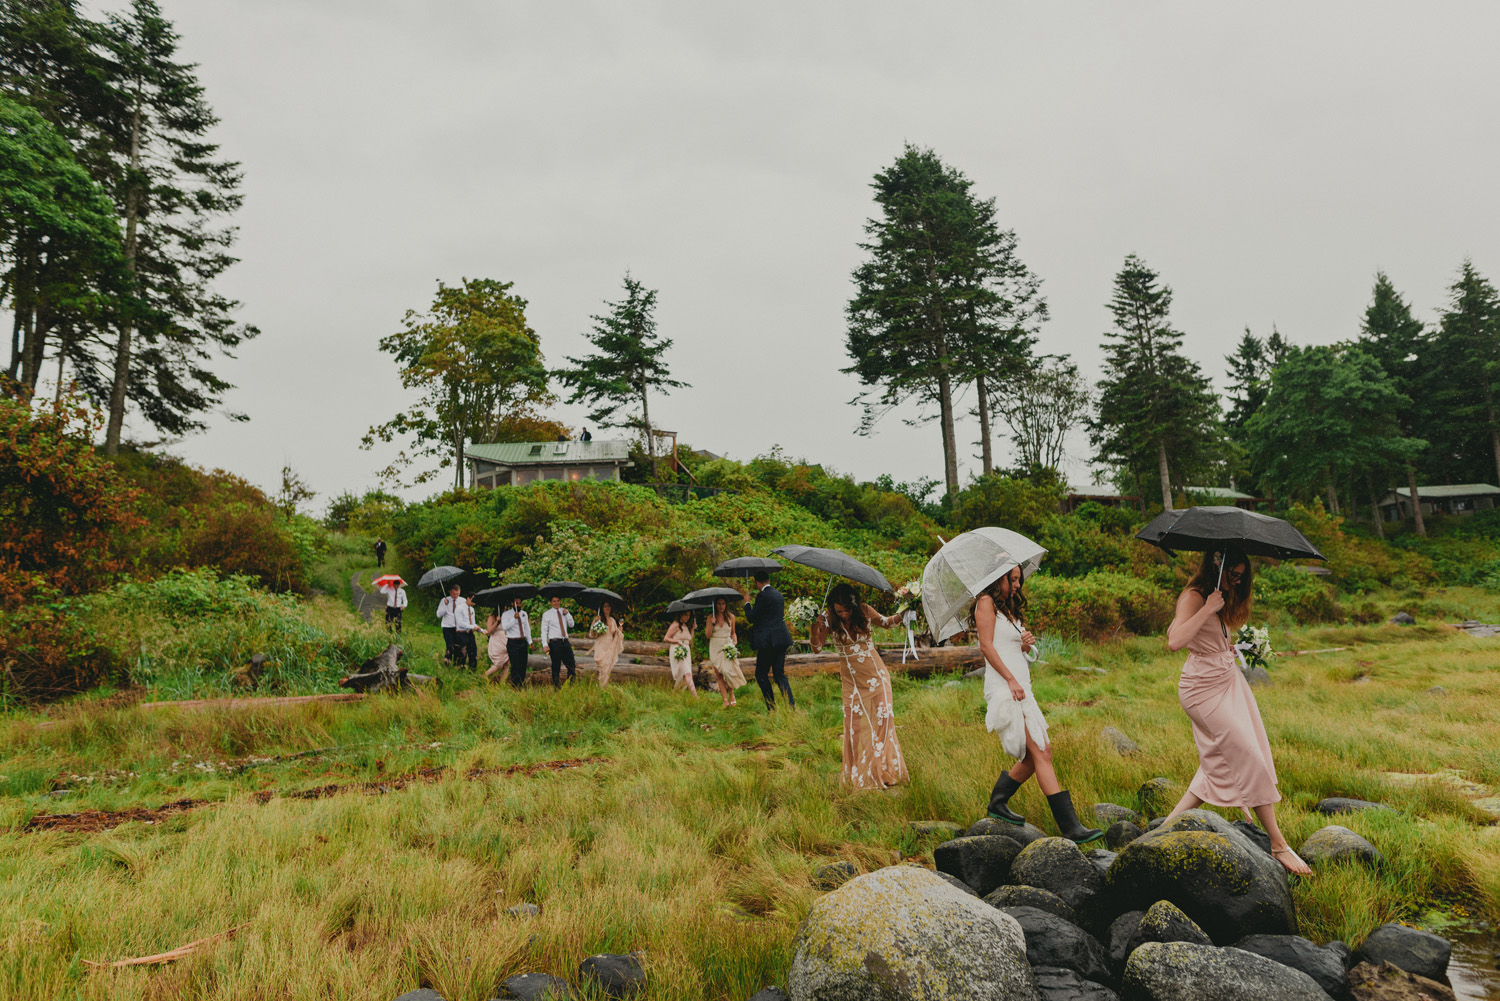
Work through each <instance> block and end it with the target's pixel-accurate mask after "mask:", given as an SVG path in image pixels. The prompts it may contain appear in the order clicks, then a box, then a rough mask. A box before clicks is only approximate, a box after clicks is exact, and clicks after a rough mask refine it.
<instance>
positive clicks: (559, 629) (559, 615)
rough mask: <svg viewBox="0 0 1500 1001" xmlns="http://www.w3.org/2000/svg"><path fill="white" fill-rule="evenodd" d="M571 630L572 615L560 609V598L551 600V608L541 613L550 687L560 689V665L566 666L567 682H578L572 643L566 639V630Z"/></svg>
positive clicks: (562, 608)
mask: <svg viewBox="0 0 1500 1001" xmlns="http://www.w3.org/2000/svg"><path fill="white" fill-rule="evenodd" d="M572 628H573V615H572V613H571V612H569V611H568V610H567V609H566V608H564V607H562V599H561V598H553V599H552V607H551V608H549V609H547V610H546V611H545V612H543V613H542V646H544V647H546V648H547V653H548V654H549V655H550V656H551V657H552V687H553V688H561V687H562V681H561V679H560V674H561V672H560V671H559V670H558V669H559V668H560V667H562V665H564V664H566V665H568V680H569V681H577V680H578V675H577V671H578V667H577V663H576V662H575V661H574V660H573V643H572V642H571V641H570V640H569V639H568V630H570V629H572Z"/></svg>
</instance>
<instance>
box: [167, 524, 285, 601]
mask: <svg viewBox="0 0 1500 1001" xmlns="http://www.w3.org/2000/svg"><path fill="white" fill-rule="evenodd" d="M180 556H181V560H182V563H183V564H184V565H186V566H195V567H197V566H203V567H214V568H215V569H217V570H218V571H220V572H221V573H226V574H230V573H236V574H245V575H247V576H250V577H254V578H255V579H256V580H257V581H259V582H260V584H261V585H262V586H264V587H268V588H270V589H272V590H274V591H305V590H307V581H306V579H305V577H304V574H305V568H304V567H303V564H302V559H301V557H300V555H299V553H298V551H297V548H296V545H295V544H294V543H293V541H292V539H291V538H290V536H289V535H288V534H287V532H286V531H285V529H284V527H283V525H282V520H281V516H280V515H279V514H278V513H277V512H276V510H275V509H274V508H271V507H269V506H267V507H256V506H252V505H250V504H244V503H236V504H228V505H215V506H212V507H207V508H204V509H202V510H200V511H198V512H196V518H195V519H194V520H193V521H192V522H191V523H190V524H188V525H186V526H185V527H184V528H183V531H182V547H181V553H180Z"/></svg>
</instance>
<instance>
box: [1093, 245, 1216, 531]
mask: <svg viewBox="0 0 1500 1001" xmlns="http://www.w3.org/2000/svg"><path fill="white" fill-rule="evenodd" d="M1171 310H1172V289H1171V287H1170V286H1168V285H1165V284H1162V282H1161V280H1160V276H1159V275H1158V274H1157V273H1156V272H1155V271H1153V270H1151V268H1149V267H1148V266H1147V265H1146V263H1145V262H1144V261H1142V260H1141V259H1140V258H1138V257H1136V256H1135V255H1134V254H1131V255H1130V256H1128V257H1126V258H1125V265H1124V267H1122V268H1121V269H1120V272H1119V274H1117V275H1115V294H1114V297H1113V298H1112V299H1111V300H1110V303H1109V311H1110V313H1111V314H1112V315H1113V316H1114V320H1115V329H1113V330H1111V331H1108V332H1106V333H1105V335H1104V336H1105V338H1106V341H1105V344H1104V376H1103V378H1101V379H1100V380H1099V381H1098V383H1097V384H1096V389H1097V395H1096V397H1095V401H1096V404H1095V409H1094V414H1093V417H1092V418H1091V420H1090V421H1089V435H1090V438H1091V439H1092V441H1093V444H1094V448H1095V449H1096V450H1097V451H1096V454H1097V458H1098V460H1099V461H1100V462H1104V463H1108V464H1110V465H1115V466H1122V467H1124V468H1125V469H1126V470H1127V471H1128V472H1129V473H1130V474H1131V475H1133V476H1134V477H1135V478H1136V479H1137V480H1139V479H1140V477H1141V476H1142V475H1149V474H1148V473H1147V471H1148V470H1149V469H1150V468H1151V467H1152V466H1154V467H1155V470H1156V474H1157V476H1158V478H1159V479H1160V481H1161V498H1162V507H1163V508H1164V509H1165V510H1168V511H1170V510H1172V485H1173V478H1174V476H1173V474H1174V473H1175V474H1176V481H1177V482H1178V483H1184V482H1186V476H1187V475H1188V474H1190V473H1198V472H1202V471H1205V470H1208V469H1211V468H1213V467H1214V466H1216V465H1219V464H1221V463H1222V461H1223V448H1224V436H1223V432H1222V429H1221V426H1220V423H1219V404H1218V400H1217V399H1216V398H1215V396H1214V393H1213V390H1212V388H1211V387H1210V385H1209V381H1208V379H1207V378H1205V377H1204V375H1203V373H1202V371H1201V370H1200V369H1199V368H1198V365H1197V363H1195V362H1193V361H1191V360H1190V359H1189V358H1187V357H1186V356H1185V355H1184V354H1183V353H1182V350H1181V349H1182V334H1181V333H1180V332H1178V331H1176V330H1174V329H1172V325H1171V320H1170V314H1171Z"/></svg>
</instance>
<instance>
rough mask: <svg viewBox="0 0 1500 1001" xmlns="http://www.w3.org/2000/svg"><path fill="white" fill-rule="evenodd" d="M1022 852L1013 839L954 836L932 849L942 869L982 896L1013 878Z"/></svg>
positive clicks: (936, 863) (934, 862)
mask: <svg viewBox="0 0 1500 1001" xmlns="http://www.w3.org/2000/svg"><path fill="white" fill-rule="evenodd" d="M1021 851H1022V849H1021V846H1020V845H1018V844H1016V843H1015V842H1014V841H1012V840H1011V839H1010V838H1000V837H992V836H989V835H979V836H978V837H973V838H954V839H953V840H952V841H945V842H943V843H942V844H940V845H938V846H937V847H936V848H934V849H933V850H932V862H933V865H935V866H936V867H937V870H938V871H939V872H946V873H947V874H948V875H950V876H957V877H958V878H959V879H961V880H963V881H964V882H965V883H967V884H969V886H970V888H972V889H973V891H974V892H975V893H977V894H979V895H980V896H981V897H982V896H984V895H985V894H986V893H989V892H990V891H991V890H993V889H994V888H995V887H997V886H1003V885H1005V884H1006V883H1009V882H1010V881H1011V865H1012V863H1013V862H1014V860H1015V859H1016V857H1017V856H1018V855H1019V854H1020V852H1021Z"/></svg>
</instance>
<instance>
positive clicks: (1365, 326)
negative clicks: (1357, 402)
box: [1360, 271, 1436, 536]
mask: <svg viewBox="0 0 1500 1001" xmlns="http://www.w3.org/2000/svg"><path fill="white" fill-rule="evenodd" d="M1360 332H1361V338H1360V346H1361V347H1363V348H1364V349H1365V350H1366V351H1368V352H1369V353H1370V355H1371V356H1372V357H1374V359H1375V361H1376V362H1377V363H1378V364H1379V365H1380V368H1381V370H1382V371H1383V372H1385V374H1386V377H1387V378H1389V379H1390V382H1391V387H1392V388H1393V389H1395V390H1396V392H1398V393H1400V394H1401V395H1402V396H1404V397H1405V398H1406V401H1407V402H1406V403H1405V405H1403V406H1402V407H1401V408H1400V409H1399V410H1397V411H1396V414H1395V417H1396V424H1397V426H1398V427H1399V428H1400V431H1401V433H1402V434H1403V435H1405V436H1408V437H1418V436H1420V435H1421V434H1422V433H1424V432H1425V429H1426V428H1429V427H1431V426H1432V422H1433V418H1434V417H1435V416H1436V415H1435V414H1433V412H1432V410H1431V408H1430V406H1429V403H1428V401H1429V400H1430V399H1431V395H1430V393H1431V390H1432V389H1433V388H1434V387H1433V385H1432V374H1433V373H1432V371H1431V369H1430V365H1431V362H1432V359H1431V357H1430V354H1429V347H1430V345H1429V344H1428V340H1427V332H1426V330H1425V329H1424V328H1423V326H1422V323H1421V321H1420V320H1418V319H1417V318H1416V317H1414V316H1412V314H1411V306H1410V305H1408V304H1407V302H1406V300H1405V299H1403V298H1402V297H1401V293H1399V292H1397V291H1396V287H1395V286H1394V285H1393V284H1391V280H1390V279H1389V278H1388V277H1386V274H1385V272H1384V271H1380V272H1377V273H1376V275H1375V287H1374V289H1373V291H1372V292H1371V296H1370V305H1369V307H1368V308H1367V309H1366V310H1365V316H1364V321H1363V323H1362V324H1361V326H1360ZM1401 467H1402V470H1403V472H1404V478H1405V480H1406V486H1407V489H1408V490H1410V491H1411V506H1412V512H1413V514H1414V515H1415V521H1416V530H1417V534H1418V535H1421V536H1425V535H1426V534H1427V524H1426V521H1425V520H1424V519H1423V517H1422V496H1421V492H1420V489H1419V487H1418V485H1417V467H1416V463H1415V462H1414V461H1413V458H1411V457H1408V458H1407V459H1405V460H1404V461H1403V462H1402V463H1401ZM1381 472H1382V471H1381V470H1372V471H1371V473H1370V475H1369V477H1368V478H1367V485H1368V486H1369V488H1370V493H1371V495H1372V496H1374V495H1377V494H1378V493H1380V492H1382V491H1381V490H1377V488H1376V480H1377V478H1380V479H1382V488H1383V486H1384V483H1383V478H1382V477H1381ZM1375 503H1376V504H1377V509H1376V511H1375V527H1376V530H1377V531H1378V532H1380V534H1382V535H1384V531H1383V529H1382V528H1381V525H1380V512H1379V509H1378V503H1379V502H1378V500H1376V501H1375Z"/></svg>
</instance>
